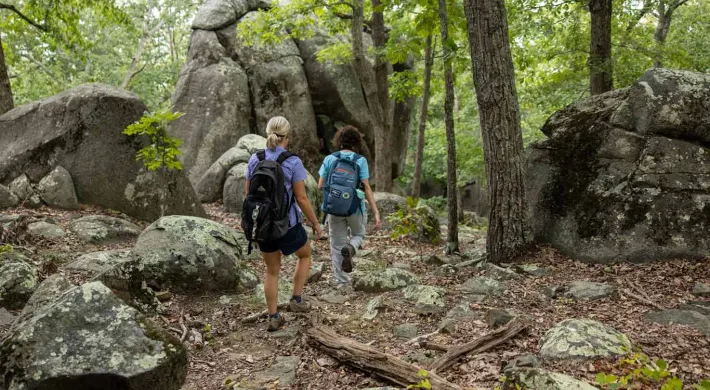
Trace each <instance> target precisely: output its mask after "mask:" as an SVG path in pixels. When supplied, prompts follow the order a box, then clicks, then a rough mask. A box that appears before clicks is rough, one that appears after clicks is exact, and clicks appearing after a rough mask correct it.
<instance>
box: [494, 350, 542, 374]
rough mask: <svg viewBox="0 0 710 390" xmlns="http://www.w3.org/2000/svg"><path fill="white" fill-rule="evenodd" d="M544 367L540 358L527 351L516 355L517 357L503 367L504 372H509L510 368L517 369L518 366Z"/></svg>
mask: <svg viewBox="0 0 710 390" xmlns="http://www.w3.org/2000/svg"><path fill="white" fill-rule="evenodd" d="M541 367H542V362H540V359H538V357H537V356H535V355H533V354H531V353H527V354H524V355H520V356H518V357H516V358H515V359H513V360H511V361H509V362H508V364H506V366H505V367H504V368H503V372H508V371H510V370H513V369H516V368H541Z"/></svg>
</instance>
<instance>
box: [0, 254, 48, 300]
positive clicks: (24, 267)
mask: <svg viewBox="0 0 710 390" xmlns="http://www.w3.org/2000/svg"><path fill="white" fill-rule="evenodd" d="M23 257H24V256H14V255H12V254H3V255H2V256H0V307H4V308H6V309H8V310H17V309H22V308H23V307H24V306H25V304H26V303H27V300H28V299H30V296H32V293H33V292H34V291H35V290H36V289H37V285H38V282H39V280H38V279H37V270H36V269H35V268H34V267H33V266H32V265H30V264H29V263H28V262H25V261H23V260H22V258H23Z"/></svg>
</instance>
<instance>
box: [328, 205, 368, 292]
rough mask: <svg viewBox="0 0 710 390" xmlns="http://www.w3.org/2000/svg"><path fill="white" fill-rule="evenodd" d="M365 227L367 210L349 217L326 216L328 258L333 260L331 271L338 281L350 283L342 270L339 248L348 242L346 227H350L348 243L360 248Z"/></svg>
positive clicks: (348, 277)
mask: <svg viewBox="0 0 710 390" xmlns="http://www.w3.org/2000/svg"><path fill="white" fill-rule="evenodd" d="M366 227H367V211H363V212H362V214H360V213H356V214H353V215H351V216H349V217H336V216H334V215H329V216H328V234H329V235H330V258H331V259H332V261H333V273H334V274H335V281H336V282H338V283H350V276H349V275H348V274H346V273H345V272H343V255H342V253H340V250H341V249H343V246H345V244H347V243H348V228H350V236H351V237H350V245H352V246H353V247H355V249H356V250H357V249H360V245H362V241H363V240H364V239H365V229H366Z"/></svg>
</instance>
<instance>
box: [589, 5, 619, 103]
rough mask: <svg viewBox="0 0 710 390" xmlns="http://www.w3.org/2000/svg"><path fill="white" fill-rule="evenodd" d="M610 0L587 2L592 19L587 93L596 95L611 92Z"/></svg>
mask: <svg viewBox="0 0 710 390" xmlns="http://www.w3.org/2000/svg"><path fill="white" fill-rule="evenodd" d="M611 7H612V5H611V0H589V13H590V14H591V18H592V26H591V27H592V33H591V45H590V48H589V91H590V93H591V94H592V95H598V94H601V93H604V92H609V91H611V90H612V89H613V88H614V86H613V80H612V63H611Z"/></svg>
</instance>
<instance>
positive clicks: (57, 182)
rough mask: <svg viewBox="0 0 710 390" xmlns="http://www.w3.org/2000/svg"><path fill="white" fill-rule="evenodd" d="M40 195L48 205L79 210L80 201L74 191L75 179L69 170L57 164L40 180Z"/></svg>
mask: <svg viewBox="0 0 710 390" xmlns="http://www.w3.org/2000/svg"><path fill="white" fill-rule="evenodd" d="M37 188H38V190H39V195H40V197H41V198H42V200H43V201H44V202H45V203H46V204H47V205H48V206H53V207H58V208H61V209H66V210H78V209H79V201H78V200H77V198H76V192H75V191H74V181H73V180H72V178H71V175H70V174H69V172H68V171H67V170H66V169H64V168H62V167H60V166H57V167H56V168H54V170H53V171H52V172H50V173H49V174H48V175H47V176H45V177H44V178H43V179H42V180H40V182H39V185H38V187H37Z"/></svg>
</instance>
